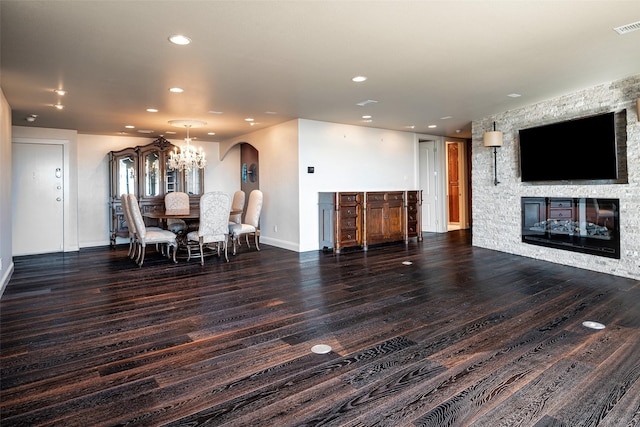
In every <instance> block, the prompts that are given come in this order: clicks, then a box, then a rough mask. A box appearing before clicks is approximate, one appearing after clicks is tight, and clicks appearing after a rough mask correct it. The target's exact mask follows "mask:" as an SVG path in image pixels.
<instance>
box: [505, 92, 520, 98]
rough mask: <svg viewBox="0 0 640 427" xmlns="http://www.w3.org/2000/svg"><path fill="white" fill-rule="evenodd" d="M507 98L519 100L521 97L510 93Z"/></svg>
mask: <svg viewBox="0 0 640 427" xmlns="http://www.w3.org/2000/svg"><path fill="white" fill-rule="evenodd" d="M507 96H508V97H509V98H520V97H521V96H522V95H520V94H519V93H510V94H509V95H507Z"/></svg>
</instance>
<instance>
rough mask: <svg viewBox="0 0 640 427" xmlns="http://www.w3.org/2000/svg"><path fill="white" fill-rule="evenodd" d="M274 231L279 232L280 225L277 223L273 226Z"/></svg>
mask: <svg viewBox="0 0 640 427" xmlns="http://www.w3.org/2000/svg"><path fill="white" fill-rule="evenodd" d="M273 232H274V233H277V232H278V226H277V225H274V226H273Z"/></svg>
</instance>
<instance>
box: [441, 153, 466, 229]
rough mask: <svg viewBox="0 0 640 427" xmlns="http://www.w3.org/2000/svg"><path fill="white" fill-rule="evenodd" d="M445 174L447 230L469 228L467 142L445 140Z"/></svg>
mask: <svg viewBox="0 0 640 427" xmlns="http://www.w3.org/2000/svg"><path fill="white" fill-rule="evenodd" d="M446 147H447V149H446V157H447V161H446V165H447V166H446V167H447V171H446V176H447V197H446V199H447V230H448V231H452V230H461V229H467V228H469V218H470V215H469V210H470V205H471V203H470V199H469V175H470V174H469V170H468V165H469V161H468V154H469V151H470V150H469V149H468V144H467V143H466V142H462V141H447V142H446Z"/></svg>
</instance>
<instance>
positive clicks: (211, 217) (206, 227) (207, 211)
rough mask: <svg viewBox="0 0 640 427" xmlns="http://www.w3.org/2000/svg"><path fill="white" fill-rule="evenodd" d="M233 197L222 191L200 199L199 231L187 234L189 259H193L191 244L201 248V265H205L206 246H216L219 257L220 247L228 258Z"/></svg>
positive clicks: (204, 195)
mask: <svg viewBox="0 0 640 427" xmlns="http://www.w3.org/2000/svg"><path fill="white" fill-rule="evenodd" d="M230 207H231V197H230V196H229V195H228V194H227V193H224V192H222V191H213V192H209V193H205V194H203V195H202V196H201V197H200V225H199V227H198V231H190V232H189V233H188V234H187V250H188V252H189V256H188V259H187V260H189V259H190V258H191V245H190V243H191V242H196V243H197V244H198V247H199V248H200V265H204V249H205V245H209V244H212V243H215V244H216V247H217V251H218V255H219V254H220V246H222V248H223V249H224V258H225V260H226V261H227V262H229V257H228V256H227V240H228V239H229V208H230Z"/></svg>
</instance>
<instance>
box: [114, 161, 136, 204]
mask: <svg viewBox="0 0 640 427" xmlns="http://www.w3.org/2000/svg"><path fill="white" fill-rule="evenodd" d="M117 162H118V163H117V171H118V172H117V180H116V182H117V184H116V186H117V187H116V197H120V196H121V195H122V194H131V193H133V194H135V195H136V196H137V193H138V191H137V189H136V161H135V159H134V158H133V156H125V157H121V158H119V159H117Z"/></svg>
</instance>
